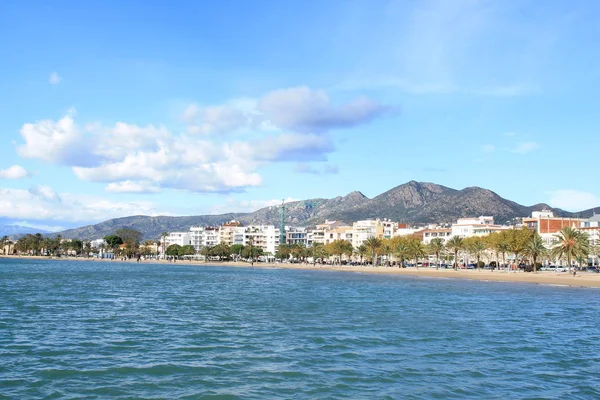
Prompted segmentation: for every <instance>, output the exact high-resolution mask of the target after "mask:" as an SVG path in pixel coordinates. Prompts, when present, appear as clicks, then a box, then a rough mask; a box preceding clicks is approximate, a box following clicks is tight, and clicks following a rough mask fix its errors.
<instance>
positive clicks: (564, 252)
mask: <svg viewBox="0 0 600 400" xmlns="http://www.w3.org/2000/svg"><path fill="white" fill-rule="evenodd" d="M555 236H556V242H555V246H554V248H553V249H552V252H551V255H552V257H553V258H559V259H562V258H563V257H566V258H567V263H568V264H569V272H571V265H572V261H573V259H577V258H579V257H585V256H587V255H588V254H589V253H590V242H589V240H588V235H587V234H586V233H584V232H581V231H578V230H576V229H573V228H571V227H569V226H567V227H566V228H563V229H562V230H561V231H560V232H558V234H557V235H555Z"/></svg>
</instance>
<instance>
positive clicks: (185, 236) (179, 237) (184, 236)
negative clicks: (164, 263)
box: [163, 232, 191, 248]
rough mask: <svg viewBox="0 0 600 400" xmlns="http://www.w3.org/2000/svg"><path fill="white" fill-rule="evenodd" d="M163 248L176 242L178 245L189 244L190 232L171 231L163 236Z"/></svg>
mask: <svg viewBox="0 0 600 400" xmlns="http://www.w3.org/2000/svg"><path fill="white" fill-rule="evenodd" d="M163 241H164V243H165V248H166V247H169V246H170V245H172V244H178V245H179V246H185V245H188V244H191V242H190V232H171V233H169V235H168V236H165V237H164V238H163Z"/></svg>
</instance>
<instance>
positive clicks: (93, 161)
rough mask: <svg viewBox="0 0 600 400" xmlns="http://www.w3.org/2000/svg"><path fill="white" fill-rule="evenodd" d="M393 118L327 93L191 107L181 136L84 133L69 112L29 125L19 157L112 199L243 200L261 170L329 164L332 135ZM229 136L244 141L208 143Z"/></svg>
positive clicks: (95, 127)
mask: <svg viewBox="0 0 600 400" xmlns="http://www.w3.org/2000/svg"><path fill="white" fill-rule="evenodd" d="M389 110H390V108H389V107H386V106H382V105H380V104H378V103H376V102H374V101H372V100H369V99H367V98H358V99H355V100H354V101H351V102H349V103H346V104H343V105H341V106H334V105H333V104H332V103H331V102H330V100H329V98H328V96H327V94H326V93H325V92H324V91H319V90H316V91H315V90H311V89H309V88H306V87H299V88H292V89H286V90H279V91H274V92H271V93H269V94H267V95H266V96H265V97H263V98H262V99H261V100H259V101H256V100H253V99H244V98H241V99H234V100H232V101H230V102H227V103H226V104H225V105H223V106H212V107H200V106H198V105H196V104H191V105H190V106H188V107H187V108H186V110H185V111H184V113H183V116H182V117H183V118H184V119H185V120H186V121H187V122H188V123H190V124H191V125H189V126H188V128H189V129H188V132H184V133H181V134H178V135H175V134H173V133H172V132H170V131H169V130H168V129H166V128H165V127H163V126H155V125H146V126H139V125H133V124H128V123H125V122H117V123H116V124H115V125H114V126H104V125H101V124H94V123H90V124H83V126H81V125H78V124H77V123H76V122H75V112H74V111H69V112H68V113H67V115H65V116H64V117H63V118H61V119H59V120H58V121H53V120H42V121H37V122H35V123H27V124H24V125H23V127H22V128H21V131H20V133H21V136H22V137H23V140H24V143H22V144H20V145H18V147H17V150H18V153H19V154H20V155H21V156H23V157H26V158H35V159H39V160H42V161H45V162H48V163H52V164H57V165H66V166H71V167H72V170H73V173H74V174H75V175H76V176H77V177H78V178H79V179H82V180H86V181H91V182H103V183H107V186H106V190H107V191H109V192H115V193H148V192H157V191H159V190H160V189H163V188H168V189H183V190H189V191H193V192H216V193H229V192H240V191H244V190H245V189H246V188H248V187H252V186H258V185H261V184H262V178H261V176H260V175H259V173H258V172H257V170H258V169H259V168H260V167H261V166H264V165H265V164H269V163H277V162H309V161H327V156H328V155H329V154H330V153H332V152H333V151H334V150H335V146H334V144H333V142H332V140H331V138H330V137H329V134H328V133H327V131H328V130H329V129H333V128H343V127H350V126H354V125H357V124H361V123H366V122H368V121H370V120H372V119H373V118H376V117H378V116H380V115H382V114H383V113H386V112H388V111H389ZM287 129H289V130H291V131H292V132H289V131H287ZM232 131H240V132H243V133H244V134H243V135H239V136H236V137H235V138H233V139H232V138H230V137H227V136H225V135H210V134H212V133H225V132H232ZM198 133H202V134H204V135H197V134H198ZM324 172H325V173H334V169H331V168H330V169H328V170H327V171H324Z"/></svg>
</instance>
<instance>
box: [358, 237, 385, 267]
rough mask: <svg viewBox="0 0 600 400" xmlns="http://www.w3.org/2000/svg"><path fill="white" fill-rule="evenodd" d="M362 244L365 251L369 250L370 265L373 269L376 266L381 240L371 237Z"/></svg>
mask: <svg viewBox="0 0 600 400" xmlns="http://www.w3.org/2000/svg"><path fill="white" fill-rule="evenodd" d="M363 244H364V245H365V246H367V249H369V252H370V253H371V265H372V266H373V267H374V266H375V264H376V260H377V254H378V251H379V249H380V248H381V244H382V242H381V239H379V238H377V237H375V236H371V237H370V238H368V239H367V240H365V241H364V243H363Z"/></svg>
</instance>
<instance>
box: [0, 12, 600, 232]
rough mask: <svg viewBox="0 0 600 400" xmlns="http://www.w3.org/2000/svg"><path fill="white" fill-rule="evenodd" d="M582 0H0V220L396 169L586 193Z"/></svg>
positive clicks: (375, 180) (265, 200) (588, 103)
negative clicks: (89, 0)
mask: <svg viewBox="0 0 600 400" xmlns="http://www.w3.org/2000/svg"><path fill="white" fill-rule="evenodd" d="M599 17H600V4H599V3H598V2H597V1H593V0H591V1H585V0H582V1H577V2H564V1H552V0H549V1H546V2H544V5H543V7H541V6H540V3H539V2H538V1H535V0H529V1H519V0H515V1H505V0H438V1H433V0H419V1H415V0H411V1H408V0H407V1H391V0H364V1H363V0H339V1H338V0H327V1H317V0H305V1H292V0H290V1H284V2H282V1H275V0H273V1H267V0H262V1H261V0H258V1H252V2H250V1H245V0H229V1H226V2H223V1H217V0H206V1H202V2H199V1H187V0H181V1H177V2H167V1H140V0H130V1H126V2H122V1H112V0H106V1H102V2H81V1H69V0H61V1H55V2H47V1H18V0H4V1H2V2H0V54H2V62H1V63H0V110H1V113H0V116H1V118H0V138H1V141H2V144H0V223H4V224H20V225H25V226H31V227H35V228H39V229H46V230H61V229H63V228H69V227H77V226H82V225H86V224H90V223H97V222H101V221H104V220H107V219H111V218H115V217H122V216H129V215H140V214H143V215H199V214H213V213H225V212H246V211H253V210H255V209H258V208H261V207H264V206H268V205H274V204H279V203H281V201H282V199H285V200H286V201H291V200H300V199H308V198H331V197H335V196H341V195H345V194H348V193H350V192H352V191H355V190H358V191H361V192H362V193H364V194H365V195H366V196H368V197H374V196H377V195H378V194H380V193H383V192H385V191H387V190H389V189H391V188H393V187H395V186H397V185H400V184H402V183H405V182H408V181H410V180H416V181H424V182H434V183H437V184H441V185H444V186H448V187H452V188H455V189H462V188H465V187H470V186H480V187H484V188H487V189H490V190H493V191H494V192H496V193H498V194H499V195H501V196H502V197H505V198H508V199H510V200H513V201H516V202H518V203H520V204H524V205H533V204H536V203H540V202H545V203H548V204H550V205H551V206H553V207H560V208H563V209H566V210H570V211H581V210H584V209H589V208H592V207H596V206H598V207H600V183H599V181H598V180H597V176H598V170H599V168H600V165H599V163H598V144H599V142H600V139H598V133H599V132H598V127H599V126H600V124H599V122H600V112H598V111H599V105H600V103H599V102H598V99H597V98H598V89H599V88H600V53H598V51H597V48H598V45H597V43H598V40H599V39H600V24H598V23H597V21H598V18H599Z"/></svg>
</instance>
